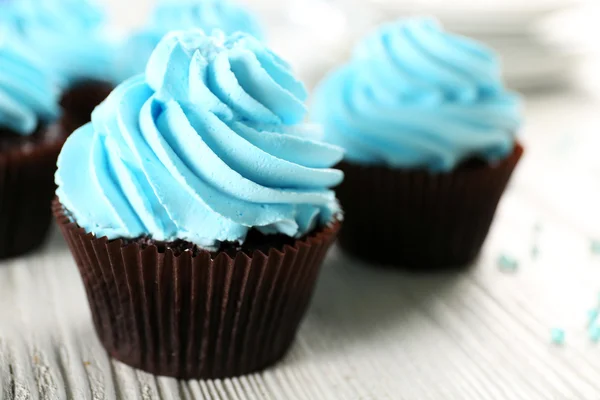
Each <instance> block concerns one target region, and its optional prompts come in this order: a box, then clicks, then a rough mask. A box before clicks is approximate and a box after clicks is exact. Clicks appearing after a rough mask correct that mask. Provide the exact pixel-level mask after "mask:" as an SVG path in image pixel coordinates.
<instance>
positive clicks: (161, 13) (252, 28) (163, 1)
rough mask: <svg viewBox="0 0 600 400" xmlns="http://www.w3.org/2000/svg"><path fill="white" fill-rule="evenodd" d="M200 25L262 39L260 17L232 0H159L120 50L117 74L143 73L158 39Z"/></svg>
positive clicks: (124, 76) (209, 29) (124, 75)
mask: <svg viewBox="0 0 600 400" xmlns="http://www.w3.org/2000/svg"><path fill="white" fill-rule="evenodd" d="M192 28H199V29H202V30H204V31H205V32H206V33H208V34H210V33H212V32H213V31H214V30H220V31H222V32H224V33H225V34H228V35H229V34H233V33H235V32H244V33H247V34H250V35H253V36H254V37H256V38H259V39H261V38H262V37H263V30H262V28H261V26H260V24H259V23H258V20H257V19H256V18H255V17H254V16H253V15H252V14H251V13H250V12H249V11H248V10H246V9H245V8H243V7H241V6H239V5H237V4H235V3H233V2H232V1H230V0H159V4H158V5H157V6H156V8H155V9H154V11H153V13H152V15H151V17H150V20H149V21H148V23H147V24H146V26H145V27H143V28H142V29H141V30H139V31H138V32H136V33H134V34H133V35H132V36H131V38H129V39H128V40H127V42H126V43H125V45H124V46H123V47H122V48H121V50H120V51H119V53H120V57H119V62H118V66H117V68H118V71H117V75H118V76H119V77H120V78H121V79H122V80H124V79H127V78H130V77H132V76H134V75H137V74H140V73H143V72H144V70H145V68H146V62H147V61H148V58H149V57H150V54H151V53H152V51H153V50H154V48H155V47H156V45H157V44H158V42H159V41H160V40H161V39H162V38H163V36H165V35H166V34H167V33H169V32H170V31H172V30H180V29H192Z"/></svg>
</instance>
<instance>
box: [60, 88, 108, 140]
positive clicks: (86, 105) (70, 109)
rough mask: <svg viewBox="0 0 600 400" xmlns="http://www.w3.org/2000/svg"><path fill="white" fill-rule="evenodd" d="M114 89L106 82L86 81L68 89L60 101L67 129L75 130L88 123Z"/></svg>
mask: <svg viewBox="0 0 600 400" xmlns="http://www.w3.org/2000/svg"><path fill="white" fill-rule="evenodd" d="M113 89H114V85H112V84H111V83H108V82H103V81H97V80H87V81H82V82H79V83H77V84H75V85H74V86H73V87H71V88H70V89H68V90H67V91H66V92H65V93H64V94H63V96H62V99H61V100H60V105H61V106H62V108H63V109H64V110H65V120H66V121H67V123H68V124H66V125H67V127H68V128H70V129H72V130H75V129H77V128H79V127H80V126H82V125H85V124H86V123H88V122H90V120H91V116H92V111H94V109H95V108H96V107H97V106H98V105H99V104H100V103H102V102H103V101H104V99H106V98H107V97H108V95H109V94H110V92H111V91H112V90H113Z"/></svg>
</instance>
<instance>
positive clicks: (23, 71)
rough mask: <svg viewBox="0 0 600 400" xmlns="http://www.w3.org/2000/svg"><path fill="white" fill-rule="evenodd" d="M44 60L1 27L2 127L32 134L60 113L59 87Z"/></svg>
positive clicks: (0, 93)
mask: <svg viewBox="0 0 600 400" xmlns="http://www.w3.org/2000/svg"><path fill="white" fill-rule="evenodd" d="M41 64H42V61H41V60H38V59H37V58H36V57H35V54H31V53H30V52H29V51H28V50H27V47H26V46H23V44H22V43H20V42H19V41H16V40H12V39H11V38H9V36H8V33H7V30H6V29H0V128H7V129H8V130H10V131H13V132H15V133H17V134H20V135H31V134H32V133H33V132H34V131H35V129H36V128H37V127H38V125H39V124H40V122H43V121H50V120H53V119H55V118H57V117H58V114H59V106H58V87H57V86H56V85H55V84H54V80H53V77H52V76H51V75H50V74H48V73H47V72H46V71H44V70H43V69H42V68H41Z"/></svg>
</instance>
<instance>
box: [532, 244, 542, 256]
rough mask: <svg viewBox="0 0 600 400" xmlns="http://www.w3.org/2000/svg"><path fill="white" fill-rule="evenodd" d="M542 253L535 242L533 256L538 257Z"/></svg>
mask: <svg viewBox="0 0 600 400" xmlns="http://www.w3.org/2000/svg"><path fill="white" fill-rule="evenodd" d="M539 254H540V248H539V247H538V246H537V245H536V244H534V245H533V247H531V257H532V258H537V256H538V255H539Z"/></svg>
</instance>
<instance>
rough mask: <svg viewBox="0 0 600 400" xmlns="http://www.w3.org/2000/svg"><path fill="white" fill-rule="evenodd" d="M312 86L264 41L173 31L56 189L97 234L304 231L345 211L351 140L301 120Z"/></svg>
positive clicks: (78, 137)
mask: <svg viewBox="0 0 600 400" xmlns="http://www.w3.org/2000/svg"><path fill="white" fill-rule="evenodd" d="M305 97H306V92H305V89H304V86H303V85H302V84H301V83H300V82H299V81H297V80H296V79H295V78H294V77H293V75H291V73H290V70H289V67H288V65H287V64H286V63H285V62H284V61H282V60H281V59H279V58H278V57H277V56H276V55H275V54H273V53H272V52H270V51H269V50H268V49H266V48H265V47H264V46H263V45H262V44H261V43H260V42H259V41H258V40H256V39H254V38H253V37H251V36H247V35H245V34H242V33H237V34H234V35H232V36H230V37H228V38H225V37H224V36H223V35H217V36H216V37H213V36H207V35H206V34H204V33H203V31H201V30H189V31H179V32H172V33H171V34H169V35H167V36H166V37H165V38H164V39H163V40H162V41H161V42H160V44H159V45H158V47H157V48H156V50H155V51H154V52H153V54H152V56H151V58H150V60H149V62H148V66H147V69H146V74H145V75H137V76H135V77H133V78H130V79H129V80H127V81H125V82H124V83H122V84H121V85H119V86H118V87H117V89H115V91H114V92H113V93H112V94H111V95H110V96H109V98H108V99H107V100H106V101H105V102H104V103H103V104H102V105H100V106H99V107H98V108H97V109H96V110H95V111H94V114H93V116H92V122H91V123H89V124H87V125H85V126H83V127H82V128H80V129H79V130H77V131H76V132H75V133H74V134H73V135H72V136H71V137H70V138H69V139H68V141H67V143H66V144H65V146H64V148H63V150H62V153H61V155H60V157H59V160H58V171H57V173H56V183H57V185H58V189H57V194H58V197H59V199H60V201H61V203H62V204H63V206H64V207H65V208H66V209H67V210H69V211H70V212H71V213H72V216H73V219H74V220H75V221H76V222H77V223H78V224H79V225H80V226H82V227H83V228H85V229H86V230H87V231H89V232H93V233H94V234H96V236H107V237H108V238H109V239H112V238H135V237H138V236H142V235H149V236H151V237H153V238H154V239H157V240H167V241H170V240H175V239H183V240H187V241H190V242H192V243H195V244H198V245H200V246H203V247H205V248H209V249H210V248H214V247H216V246H218V244H219V243H220V242H223V241H240V242H241V241H243V240H244V238H245V236H246V234H247V232H248V230H249V229H250V228H253V227H254V228H257V229H259V230H260V231H261V232H263V233H266V234H271V233H283V234H286V235H289V236H296V237H297V236H301V235H303V234H305V233H307V232H309V231H311V230H312V229H313V228H314V227H315V226H317V225H319V224H325V223H327V222H329V221H331V219H332V218H333V216H334V215H335V214H337V213H338V212H339V211H340V210H339V206H338V203H337V201H336V199H335V195H334V192H333V191H331V190H330V189H328V188H330V187H332V186H335V185H337V184H338V183H339V182H340V181H341V180H342V178H343V175H342V173H341V172H340V171H337V170H334V169H331V168H330V167H331V166H332V165H335V164H336V163H337V162H339V160H341V158H342V149H340V148H338V147H335V146H332V145H327V144H324V143H321V142H319V141H317V140H316V139H314V138H313V135H316V134H318V132H317V131H318V130H317V129H316V128H315V127H314V126H311V125H306V124H304V123H302V121H303V119H304V116H305V112H306V110H305V106H304V103H303V101H304V99H305Z"/></svg>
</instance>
